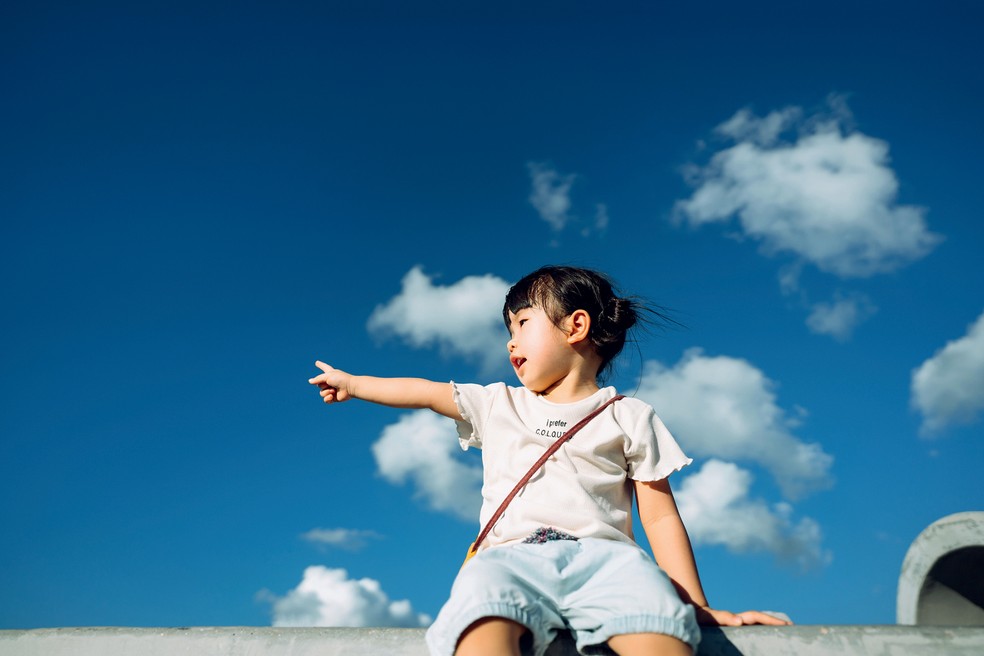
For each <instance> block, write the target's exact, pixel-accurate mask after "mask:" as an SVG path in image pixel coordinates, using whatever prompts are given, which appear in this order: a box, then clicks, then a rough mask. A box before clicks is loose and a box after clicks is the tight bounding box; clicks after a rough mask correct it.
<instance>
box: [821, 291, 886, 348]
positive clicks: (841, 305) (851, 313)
mask: <svg viewBox="0 0 984 656" xmlns="http://www.w3.org/2000/svg"><path fill="white" fill-rule="evenodd" d="M876 310H877V308H875V306H874V305H873V304H872V303H871V301H870V300H869V299H868V297H867V296H865V295H864V294H853V295H851V296H848V297H844V296H837V297H836V298H834V300H833V301H831V302H830V303H816V304H814V305H813V308H812V310H811V312H810V316H808V317H807V318H806V325H807V326H808V327H809V329H810V330H812V331H813V332H815V333H817V334H820V335H830V336H831V337H833V338H834V339H836V340H838V341H842V342H843V341H846V340H848V339H849V338H850V337H851V334H852V333H853V332H854V329H855V328H856V327H857V326H858V324H860V323H861V322H863V321H865V320H866V319H868V318H870V317H871V316H872V315H873V314H874V313H875V312H876Z"/></svg>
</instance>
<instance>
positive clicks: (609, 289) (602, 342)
mask: <svg viewBox="0 0 984 656" xmlns="http://www.w3.org/2000/svg"><path fill="white" fill-rule="evenodd" d="M530 307H537V308H540V309H542V310H543V311H544V312H545V313H546V314H547V316H548V317H549V318H550V320H551V321H552V322H553V323H554V325H556V326H560V323H561V321H563V320H564V318H565V317H568V316H570V315H571V314H572V313H573V312H574V311H575V310H584V311H585V312H587V313H588V315H589V316H590V317H591V328H590V330H589V331H588V340H589V341H590V342H591V344H592V345H593V346H594V347H595V351H596V352H597V353H598V355H599V356H601V367H600V368H599V370H598V376H599V378H602V377H604V375H606V374H607V373H608V372H609V370H610V368H611V364H612V361H613V360H614V359H615V356H617V355H618V354H619V353H621V352H622V348H623V347H624V346H625V342H626V338H627V336H628V333H629V330H630V329H631V328H632V327H633V326H635V325H636V323H637V322H639V321H640V320H641V319H643V318H644V317H643V314H648V315H651V316H650V317H648V318H654V319H656V320H657V323H659V324H660V325H666V324H673V323H676V321H674V320H673V319H671V318H669V317H668V316H667V315H666V314H665V313H664V312H663V311H661V309H659V308H657V307H655V306H651V304H649V303H647V302H645V301H643V300H641V299H638V298H623V297H621V296H620V295H619V291H618V290H617V288H616V287H615V284H614V283H613V282H612V280H611V279H610V278H609V277H608V276H606V275H605V274H603V273H600V272H598V271H593V270H591V269H585V268H581V267H572V266H545V267H541V268H539V269H537V270H536V271H534V272H533V273H530V274H528V275H526V276H524V277H523V278H522V279H521V280H520V281H519V282H517V283H516V284H515V285H513V286H512V287H511V288H510V290H509V292H508V293H507V294H506V302H505V304H504V305H503V306H502V319H503V321H504V322H505V323H506V327H507V328H508V327H509V315H510V313H512V314H516V313H517V312H519V311H520V310H524V309H526V308H530Z"/></svg>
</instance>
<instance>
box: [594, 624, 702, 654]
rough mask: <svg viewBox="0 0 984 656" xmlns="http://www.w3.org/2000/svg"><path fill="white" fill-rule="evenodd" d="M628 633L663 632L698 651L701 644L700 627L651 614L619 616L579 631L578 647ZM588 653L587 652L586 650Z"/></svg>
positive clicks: (595, 643) (597, 643)
mask: <svg viewBox="0 0 984 656" xmlns="http://www.w3.org/2000/svg"><path fill="white" fill-rule="evenodd" d="M627 633H661V634H663V635H668V636H671V637H673V638H676V639H677V640H682V641H683V642H685V643H687V644H688V645H690V648H691V649H693V650H694V653H695V654H696V653H697V645H699V644H700V627H698V626H696V624H691V623H690V622H686V621H683V620H678V619H674V618H672V617H652V616H651V615H631V616H629V617H617V618H615V619H613V620H611V621H610V622H606V623H605V624H602V625H601V626H600V627H599V628H598V629H597V630H595V631H591V632H587V631H583V632H579V634H578V641H577V648H578V651H583V650H585V649H587V648H588V647H592V646H594V645H600V644H602V643H606V642H608V640H609V639H610V638H612V637H613V636H617V635H624V634H627ZM585 653H587V652H585Z"/></svg>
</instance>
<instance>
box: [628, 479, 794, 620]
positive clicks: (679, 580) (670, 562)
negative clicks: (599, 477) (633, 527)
mask: <svg viewBox="0 0 984 656" xmlns="http://www.w3.org/2000/svg"><path fill="white" fill-rule="evenodd" d="M635 489H636V499H637V500H638V503H639V519H640V520H642V526H643V528H644V530H645V531H646V537H647V538H649V546H650V548H651V549H652V550H653V557H654V558H656V562H657V563H658V564H659V566H660V567H661V568H662V569H663V571H664V572H666V574H667V575H668V576H669V577H670V580H671V581H672V582H673V585H674V587H676V589H677V593H679V595H680V598H681V599H682V600H683V601H684V602H685V603H688V604H691V605H692V606H693V607H694V608H695V609H696V610H697V622H698V623H699V624H702V625H709V626H740V625H742V624H777V625H781V624H789V622H787V621H786V620H782V619H779V618H777V617H773V616H772V615H768V614H766V613H762V612H759V611H755V610H751V611H745V612H743V613H731V612H728V611H726V610H715V609H713V608H711V607H710V606H709V605H708V603H707V598H706V597H705V596H704V588H703V586H702V585H701V583H700V576H699V575H698V574H697V563H696V562H695V560H694V551H693V548H692V547H691V545H690V536H689V535H687V529H686V528H685V527H684V525H683V520H681V519H680V512H679V511H678V510H677V507H676V501H675V500H674V499H673V491H672V490H671V489H670V483H669V481H667V480H666V479H663V480H661V481H655V482H646V483H644V482H641V481H636V484H635Z"/></svg>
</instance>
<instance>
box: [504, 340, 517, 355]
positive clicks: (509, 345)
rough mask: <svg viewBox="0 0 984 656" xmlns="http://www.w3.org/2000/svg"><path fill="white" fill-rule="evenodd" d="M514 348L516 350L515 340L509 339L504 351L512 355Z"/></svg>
mask: <svg viewBox="0 0 984 656" xmlns="http://www.w3.org/2000/svg"><path fill="white" fill-rule="evenodd" d="M514 348H516V340H515V339H510V340H509V341H508V342H506V350H507V351H509V352H510V353H512V352H513V349H514Z"/></svg>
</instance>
